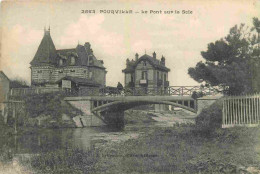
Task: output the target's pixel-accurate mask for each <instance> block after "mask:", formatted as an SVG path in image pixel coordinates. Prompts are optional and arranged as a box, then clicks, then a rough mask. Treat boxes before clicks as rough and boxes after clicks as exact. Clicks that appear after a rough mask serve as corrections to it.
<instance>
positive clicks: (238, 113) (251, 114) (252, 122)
mask: <svg viewBox="0 0 260 174" xmlns="http://www.w3.org/2000/svg"><path fill="white" fill-rule="evenodd" d="M222 117H223V118H222V128H226V127H233V126H257V125H259V123H260V94H255V95H251V96H232V97H225V98H224V100H223V108H222Z"/></svg>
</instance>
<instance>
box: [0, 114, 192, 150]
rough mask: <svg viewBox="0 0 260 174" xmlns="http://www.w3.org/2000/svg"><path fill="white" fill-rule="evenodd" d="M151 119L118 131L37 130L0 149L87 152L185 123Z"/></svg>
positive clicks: (163, 117) (166, 117) (175, 119)
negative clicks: (73, 149) (146, 132)
mask: <svg viewBox="0 0 260 174" xmlns="http://www.w3.org/2000/svg"><path fill="white" fill-rule="evenodd" d="M179 116H180V114H179ZM153 119H154V120H156V122H150V123H138V124H127V125H125V128H124V129H123V130H120V131H119V130H115V129H112V128H108V127H106V126H103V127H85V128H64V129H44V130H38V131H35V132H33V133H30V134H28V133H27V134H21V135H16V136H12V137H10V138H9V139H8V140H6V141H1V144H0V146H1V147H3V146H5V149H8V150H9V151H10V153H12V154H14V155H22V154H37V153H39V152H41V151H55V150H57V149H62V148H79V149H82V150H88V149H89V148H90V147H92V146H103V145H106V144H107V143H110V142H111V143H114V142H120V141H126V140H128V139H134V138H138V136H139V135H141V134H142V133H144V132H145V131H147V129H148V130H149V129H150V128H151V127H156V126H157V127H158V126H159V127H169V126H173V124H174V123H176V122H183V120H185V119H183V114H182V117H181V118H180V117H176V115H175V116H172V114H168V115H167V114H159V113H157V114H156V117H153ZM185 122H187V121H185ZM189 122H192V120H189Z"/></svg>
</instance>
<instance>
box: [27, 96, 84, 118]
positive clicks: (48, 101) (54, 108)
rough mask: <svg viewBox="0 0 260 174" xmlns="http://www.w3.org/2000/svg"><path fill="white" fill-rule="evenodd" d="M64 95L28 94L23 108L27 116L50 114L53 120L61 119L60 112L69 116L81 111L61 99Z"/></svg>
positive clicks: (34, 116)
mask: <svg viewBox="0 0 260 174" xmlns="http://www.w3.org/2000/svg"><path fill="white" fill-rule="evenodd" d="M63 98H64V95H63V94H60V93H45V94H37V95H29V96H26V97H25V109H26V111H27V112H28V114H29V117H31V118H36V117H38V116H39V115H50V116H51V117H52V118H53V119H54V120H57V121H59V120H61V116H62V114H63V113H64V114H67V115H69V116H71V117H73V116H76V115H77V114H81V113H82V112H81V111H80V110H78V109H76V108H74V107H73V106H71V105H70V104H68V103H66V102H64V101H63Z"/></svg>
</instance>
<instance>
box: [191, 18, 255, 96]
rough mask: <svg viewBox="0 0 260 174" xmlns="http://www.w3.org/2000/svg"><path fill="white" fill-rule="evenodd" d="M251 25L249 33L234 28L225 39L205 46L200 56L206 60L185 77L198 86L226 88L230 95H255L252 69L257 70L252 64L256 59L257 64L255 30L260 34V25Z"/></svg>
mask: <svg viewBox="0 0 260 174" xmlns="http://www.w3.org/2000/svg"><path fill="white" fill-rule="evenodd" d="M253 21H254V22H253V24H254V27H253V28H251V30H250V29H249V27H247V26H245V24H240V26H237V25H235V26H234V27H232V28H231V29H230V32H229V34H228V35H227V36H226V37H225V38H222V39H220V40H217V41H215V43H210V44H208V49H207V51H202V52H201V56H202V57H203V58H204V59H205V60H204V61H200V62H198V63H197V65H196V66H195V67H191V68H189V69H188V74H189V75H190V76H191V77H192V78H193V79H194V80H196V81H197V82H199V83H206V84H210V85H211V86H221V87H227V88H228V93H229V94H231V95H234V94H244V93H251V92H254V91H255V90H256V89H254V87H253V86H254V85H253V81H254V80H255V77H254V74H257V73H256V72H254V69H258V68H259V67H256V64H255V63H253V62H252V60H253V58H255V57H257V60H258V61H259V55H260V54H259V48H258V47H256V45H257V44H258V41H259V38H258V36H257V35H256V34H254V30H256V31H257V32H259V31H258V26H260V22H259V20H258V19H257V18H254V19H253Z"/></svg>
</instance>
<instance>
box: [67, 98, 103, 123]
mask: <svg viewBox="0 0 260 174" xmlns="http://www.w3.org/2000/svg"><path fill="white" fill-rule="evenodd" d="M69 103H70V104H71V105H72V106H74V107H75V108H77V109H79V110H81V111H82V112H83V113H84V114H83V115H79V116H76V117H74V118H73V120H74V122H75V123H76V126H77V127H89V126H103V125H105V123H104V122H103V121H102V120H101V119H100V118H98V117H97V116H95V115H93V114H92V113H91V105H92V104H91V101H90V100H88V101H69ZM82 124H83V125H82Z"/></svg>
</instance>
